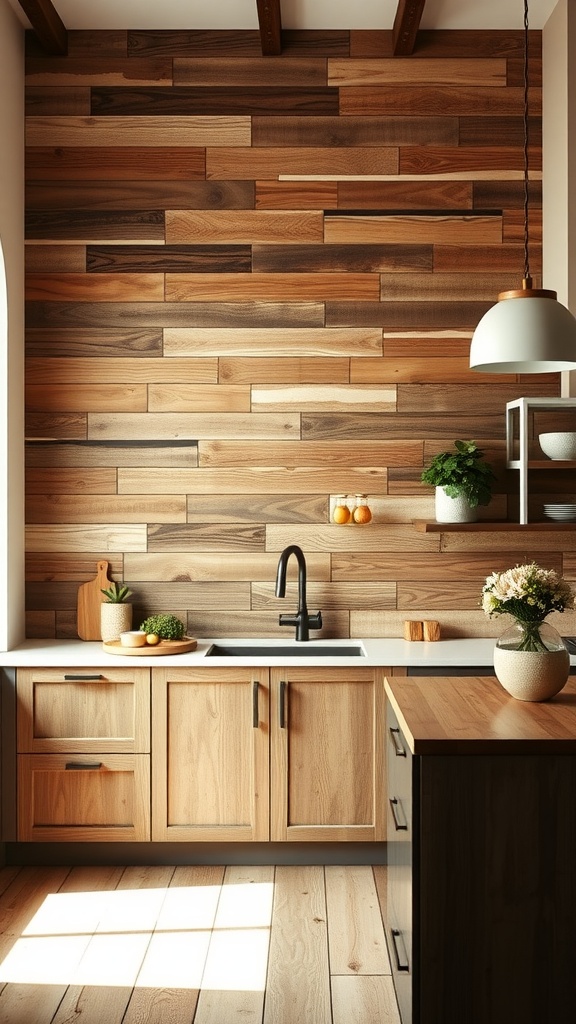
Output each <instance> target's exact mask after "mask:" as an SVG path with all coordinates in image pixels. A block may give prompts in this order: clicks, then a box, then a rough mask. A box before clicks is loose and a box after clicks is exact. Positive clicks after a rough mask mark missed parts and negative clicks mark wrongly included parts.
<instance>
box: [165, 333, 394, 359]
mask: <svg viewBox="0 0 576 1024" xmlns="http://www.w3.org/2000/svg"><path fill="white" fill-rule="evenodd" d="M278 352H282V354H283V355H285V356H315V357H323V356H329V357H331V358H336V357H338V356H370V355H372V356H375V355H381V354H382V331H381V330H379V329H377V328H374V329H370V328H367V327H366V328H346V329H342V328H338V327H308V328H307V327H301V328H298V329H294V330H291V329H289V328H285V327H284V328H283V327H280V328H272V329H269V328H265V327H255V328H252V329H249V330H247V329H244V328H241V327H240V328H226V327H223V328H214V329H210V328H198V329H190V328H187V327H180V328H179V327H175V328H170V327H167V328H166V329H165V331H164V355H165V356H170V358H171V359H173V358H176V357H180V358H182V357H184V356H204V357H208V356H260V357H274V356H276V355H277V354H278Z"/></svg>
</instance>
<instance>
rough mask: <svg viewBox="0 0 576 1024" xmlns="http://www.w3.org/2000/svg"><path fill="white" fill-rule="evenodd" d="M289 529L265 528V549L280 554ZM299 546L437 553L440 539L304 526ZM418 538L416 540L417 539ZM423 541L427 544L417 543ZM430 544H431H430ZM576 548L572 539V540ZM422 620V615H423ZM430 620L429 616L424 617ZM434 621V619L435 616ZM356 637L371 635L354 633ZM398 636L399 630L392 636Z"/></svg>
mask: <svg viewBox="0 0 576 1024" xmlns="http://www.w3.org/2000/svg"><path fill="white" fill-rule="evenodd" d="M291 535H292V537H293V536H294V530H293V528H292V527H286V526H277V525H276V524H272V525H270V526H268V527H267V528H266V550H267V551H282V550H283V548H285V547H286V545H287V544H292V543H293V540H290V536H291ZM298 536H299V538H300V543H301V546H302V547H303V548H304V550H306V551H365V552H368V551H396V552H398V551H439V550H440V539H439V538H438V537H434V535H433V534H417V533H416V531H415V530H413V529H412V526H411V525H402V524H396V523H382V524H380V523H371V524H370V526H369V527H366V529H359V530H353V529H352V528H350V529H345V528H344V529H337V528H336V527H334V526H331V525H328V526H307V525H303V526H301V527H300V529H299V530H298ZM418 538H419V539H418ZM424 539H426V540H427V543H425V544H423V543H421V541H422V540H424ZM431 541H432V543H430V542H431ZM574 543H575V546H576V539H575V542H574ZM424 618H426V616H424ZM428 618H432V616H428ZM436 618H437V616H436ZM355 635H356V636H373V634H372V633H370V632H368V633H364V634H362V633H356V634H355ZM396 635H397V636H400V635H401V631H400V632H399V633H398V634H396Z"/></svg>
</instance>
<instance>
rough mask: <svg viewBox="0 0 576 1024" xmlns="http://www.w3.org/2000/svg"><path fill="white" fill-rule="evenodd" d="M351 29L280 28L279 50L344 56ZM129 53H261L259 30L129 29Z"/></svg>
mask: <svg viewBox="0 0 576 1024" xmlns="http://www.w3.org/2000/svg"><path fill="white" fill-rule="evenodd" d="M349 48H350V33H349V32H348V31H346V30H338V29H330V30H321V31H315V30H299V29H288V30H286V29H285V30H283V32H282V53H283V54H287V55H289V56H296V55H301V56H303V57H310V56H316V57H347V56H348V53H349ZM128 53H129V55H130V56H132V55H136V56H140V55H141V54H145V55H146V56H163V55H164V54H169V55H171V56H172V57H261V56H262V51H261V47H260V32H259V31H252V30H242V29H237V30H235V31H222V30H198V31H145V30H142V31H129V32H128Z"/></svg>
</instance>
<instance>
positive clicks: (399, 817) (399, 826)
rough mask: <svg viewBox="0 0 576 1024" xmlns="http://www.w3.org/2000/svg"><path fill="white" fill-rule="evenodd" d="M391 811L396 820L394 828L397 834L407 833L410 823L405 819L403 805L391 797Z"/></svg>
mask: <svg viewBox="0 0 576 1024" xmlns="http://www.w3.org/2000/svg"><path fill="white" fill-rule="evenodd" d="M389 803H390V810H391V811H392V817H393V818H394V826H395V828H396V831H397V832H407V831H408V822H407V821H406V818H405V817H404V811H403V810H402V804H401V803H400V801H399V800H397V799H396V797H395V796H393V797H390V801H389Z"/></svg>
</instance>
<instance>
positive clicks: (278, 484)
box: [32, 462, 433, 551]
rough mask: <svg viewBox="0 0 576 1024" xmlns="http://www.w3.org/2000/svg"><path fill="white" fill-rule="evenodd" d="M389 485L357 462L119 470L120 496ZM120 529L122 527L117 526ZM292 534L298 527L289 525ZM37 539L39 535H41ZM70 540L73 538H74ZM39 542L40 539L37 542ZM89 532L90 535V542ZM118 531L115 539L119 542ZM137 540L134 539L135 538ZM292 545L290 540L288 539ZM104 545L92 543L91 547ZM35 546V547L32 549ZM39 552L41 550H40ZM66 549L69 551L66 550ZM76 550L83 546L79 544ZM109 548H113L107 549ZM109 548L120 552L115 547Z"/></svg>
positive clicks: (363, 489)
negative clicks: (145, 471) (150, 472)
mask: <svg viewBox="0 0 576 1024" xmlns="http://www.w3.org/2000/svg"><path fill="white" fill-rule="evenodd" d="M385 483H386V472H385V471H383V470H382V468H381V467H366V468H365V469H357V468H356V467H353V466H340V465H339V464H338V463H337V462H331V463H330V464H329V467H328V468H326V467H324V466H321V465H317V466H314V467H302V466H294V467H289V468H286V469H281V468H275V467H267V466H251V467H247V468H244V467H239V468H235V467H231V468H230V467H228V468H221V469H195V470H185V469H165V470H163V471H162V474H159V475H157V476H156V477H153V476H147V475H146V474H143V473H142V471H141V470H139V469H136V468H130V467H121V468H119V469H118V493H119V494H145V493H147V492H148V493H156V490H158V493H162V494H186V493H191V494H197V495H210V494H216V495H218V494H250V493H251V492H252V491H254V493H256V494H287V493H289V492H292V493H293V494H307V495H310V494H317V493H318V491H319V490H322V491H324V492H327V493H332V494H339V493H346V491H347V490H350V492H351V493H354V494H356V493H358V494H368V493H369V492H370V491H371V490H375V488H376V487H380V488H381V487H383V486H384V485H385ZM116 529H118V528H116ZM291 529H292V532H293V531H294V527H293V526H292V527H291ZM38 540H39V538H38ZM70 540H71V538H70ZM37 542H38V541H37ZM88 542H89V536H87V537H86V543H88ZM115 542H116V535H115V534H114V538H113V540H112V539H111V543H113V544H115ZM133 543H135V540H133ZM286 543H287V544H291V543H292V541H290V540H288V541H286ZM100 546H101V545H99V544H96V545H94V544H90V547H91V549H93V548H94V547H95V548H96V549H98V548H99V547H100ZM32 550H33V549H32ZM36 550H41V548H39V549H36ZM51 550H54V549H53V548H52V549H51ZM65 550H71V549H70V548H66V549H65ZM77 550H82V549H81V548H79V549H77ZM105 550H109V549H108V548H105ZM111 550H120V549H119V548H116V547H115V546H113V547H112V548H111ZM128 550H131V551H145V550H146V548H145V547H144V548H142V547H139V546H138V547H132V546H131V547H130V548H129V549H128ZM432 550H433V548H432Z"/></svg>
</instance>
